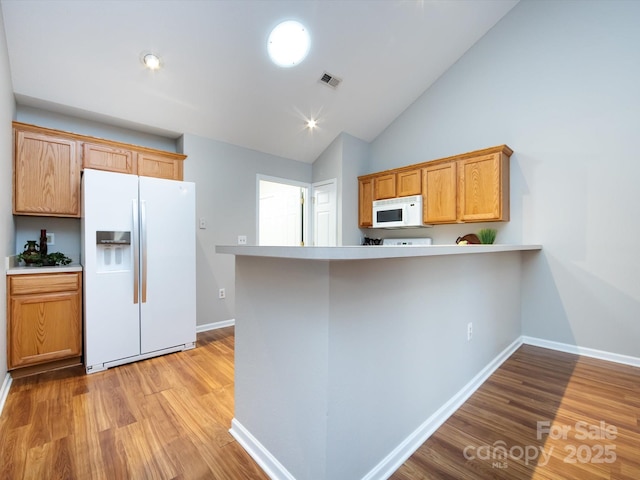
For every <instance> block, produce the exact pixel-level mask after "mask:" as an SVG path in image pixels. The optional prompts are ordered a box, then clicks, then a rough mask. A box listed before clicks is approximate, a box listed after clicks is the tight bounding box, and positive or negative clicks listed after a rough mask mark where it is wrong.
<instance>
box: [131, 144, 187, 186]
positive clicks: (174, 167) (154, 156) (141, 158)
mask: <svg viewBox="0 0 640 480" xmlns="http://www.w3.org/2000/svg"><path fill="white" fill-rule="evenodd" d="M184 159H185V156H184V155H180V154H170V153H159V152H158V153H156V152H147V151H145V152H139V153H138V175H142V176H143V177H157V178H168V179H169V180H182V179H183V168H182V165H183V161H184Z"/></svg>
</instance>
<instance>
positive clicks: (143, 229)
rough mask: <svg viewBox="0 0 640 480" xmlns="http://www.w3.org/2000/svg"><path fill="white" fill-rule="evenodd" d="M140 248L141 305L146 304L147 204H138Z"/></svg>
mask: <svg viewBox="0 0 640 480" xmlns="http://www.w3.org/2000/svg"><path fill="white" fill-rule="evenodd" d="M140 237H141V238H140V240H141V241H140V248H141V249H142V303H147V202H145V201H144V200H142V201H141V202H140Z"/></svg>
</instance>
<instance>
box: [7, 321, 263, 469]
mask: <svg viewBox="0 0 640 480" xmlns="http://www.w3.org/2000/svg"><path fill="white" fill-rule="evenodd" d="M233 347H234V331H233V327H230V328H225V329H220V330H214V331H211V332H205V333H201V334H198V344H197V348H196V349H194V350H189V351H186V352H179V353H175V354H171V355H166V356H163V357H158V358H154V359H150V360H146V361H143V362H137V363H132V364H129V365H123V366H120V367H117V368H112V369H110V370H107V371H105V372H99V373H95V374H92V375H85V374H84V371H83V369H82V368H73V369H67V370H59V371H57V372H51V373H47V374H41V375H38V376H33V377H26V378H21V379H16V380H14V382H13V385H12V386H11V390H10V392H9V396H8V398H7V402H6V404H5V407H4V411H3V412H2V417H1V418H0V479H3V480H4V479H11V480H13V479H21V478H24V479H38V480H42V479H53V478H60V479H91V480H94V479H105V480H124V479H185V480H186V479H221V480H222V479H224V480H226V479H243V480H244V479H268V477H267V476H266V475H265V474H264V472H262V470H261V469H260V468H259V467H258V466H257V464H256V463H255V462H254V461H253V459H251V457H249V455H248V454H247V453H246V452H245V451H244V450H243V449H242V447H240V446H239V445H238V444H237V442H236V441H235V440H234V439H233V437H232V436H231V435H230V434H229V433H228V429H229V426H230V425H231V419H232V418H233Z"/></svg>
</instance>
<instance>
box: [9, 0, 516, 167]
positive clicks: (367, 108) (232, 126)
mask: <svg viewBox="0 0 640 480" xmlns="http://www.w3.org/2000/svg"><path fill="white" fill-rule="evenodd" d="M516 3H517V0H343V1H338V0H335V1H332V0H314V1H305V0H297V1H272V0H230V1H226V0H82V1H79V0H56V1H51V0H1V5H2V13H3V16H4V23H5V31H6V36H7V44H8V49H9V60H10V66H11V76H12V81H13V88H14V92H15V95H16V99H17V101H18V103H19V104H24V105H27V106H35V107H39V108H44V109H47V110H52V111H58V112H61V113H66V114H72V115H75V116H79V117H82V118H87V119H91V120H99V121H103V122H107V123H111V124H115V125H119V126H125V127H129V128H136V129H139V130H143V131H148V132H151V133H159V134H162V135H167V136H173V137H177V136H179V135H181V134H182V133H191V134H195V135H200V136H203V137H208V138H212V139H216V140H220V141H224V142H229V143H232V144H235V145H240V146H243V147H247V148H251V149H254V150H258V151H261V152H265V153H269V154H273V155H278V156H281V157H285V158H290V159H294V160H299V161H302V162H308V163H311V162H313V161H314V160H315V159H316V158H317V157H318V156H319V155H320V154H321V153H322V151H323V150H324V149H325V148H326V147H327V146H328V145H329V144H330V143H331V142H332V141H333V140H334V139H335V137H336V136H337V135H338V134H340V133H341V132H346V133H348V134H350V135H353V136H355V137H358V138H360V139H362V140H365V141H372V140H373V139H375V138H376V136H378V135H379V134H380V133H381V132H382V131H383V130H384V129H385V128H386V127H387V126H388V125H389V124H390V123H391V122H392V121H393V120H394V119H395V118H396V117H397V116H398V115H399V114H400V113H402V112H403V111H404V110H405V109H406V108H407V107H408V106H409V105H410V104H411V103H412V102H413V101H415V100H416V99H417V98H418V97H419V96H420V95H421V94H422V93H423V92H424V91H425V90H426V89H427V88H428V87H429V86H430V85H431V84H432V83H433V82H434V81H435V80H437V79H438V77H440V76H441V75H442V74H443V73H444V72H445V71H446V70H447V69H448V68H449V67H450V66H451V65H453V64H454V63H455V62H456V61H457V60H458V59H459V58H460V57H461V56H462V55H463V54H464V53H465V52H466V51H467V50H468V49H469V48H471V47H472V46H473V45H474V43H476V42H477V41H478V40H479V39H480V38H481V37H482V36H483V35H484V34H485V33H486V32H487V31H488V30H489V29H490V28H491V27H492V26H493V25H495V24H496V23H497V22H498V21H499V20H500V18H502V17H503V16H504V15H505V14H506V13H507V12H508V11H509V10H510V9H511V8H512V7H513V6H514V5H515V4H516ZM283 20H298V21H300V22H301V23H303V24H304V25H305V26H306V27H307V29H308V31H309V33H310V35H311V48H310V51H309V54H308V56H307V57H306V59H305V60H304V61H302V62H301V63H300V64H299V65H296V66H295V67H291V68H282V67H278V66H276V65H274V64H273V63H272V62H271V61H270V59H269V58H268V56H267V38H268V36H269V33H270V31H271V29H272V28H273V27H274V26H275V25H277V24H278V23H279V22H281V21H283ZM145 52H154V53H157V54H158V55H159V56H160V57H161V59H162V68H161V69H160V70H157V71H150V70H148V69H145V67H144V66H143V64H142V62H141V55H142V54H143V53H145ZM325 72H327V73H329V74H331V75H334V76H336V77H338V78H339V79H341V80H342V82H341V83H340V85H339V86H338V87H337V88H335V89H334V88H331V87H329V86H327V85H325V84H323V83H322V82H320V81H319V79H320V78H321V77H322V75H323V74H324V73H325ZM469 88H473V86H472V84H471V83H470V85H469ZM310 118H314V119H316V120H317V122H318V123H317V127H316V128H315V129H313V130H310V129H308V128H307V127H306V120H308V119H310Z"/></svg>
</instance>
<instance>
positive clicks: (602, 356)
mask: <svg viewBox="0 0 640 480" xmlns="http://www.w3.org/2000/svg"><path fill="white" fill-rule="evenodd" d="M520 338H521V340H522V343H526V344H527V345H533V346H534V347H542V348H549V349H551V350H558V351H560V352H565V353H573V354H574V355H583V356H585V357H591V358H597V359H599V360H606V361H609V362H615V363H623V364H625V365H631V366H632V367H640V358H638V357H632V356H630V355H621V354H619V353H611V352H605V351H604V350H596V349H595V348H587V347H579V346H577V345H570V344H568V343H560V342H553V341H551V340H544V339H542V338H536V337H528V336H526V335H523V336H522V337H520Z"/></svg>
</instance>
